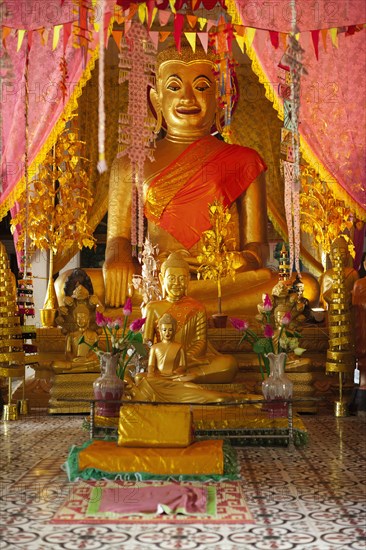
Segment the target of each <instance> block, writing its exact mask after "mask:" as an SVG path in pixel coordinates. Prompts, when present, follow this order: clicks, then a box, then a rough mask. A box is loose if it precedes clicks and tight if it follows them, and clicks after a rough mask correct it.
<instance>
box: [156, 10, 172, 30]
mask: <svg viewBox="0 0 366 550" xmlns="http://www.w3.org/2000/svg"><path fill="white" fill-rule="evenodd" d="M158 15H159V23H160V25H161V26H162V27H165V25H166V24H167V23H168V21H169V18H170V16H171V12H170V11H168V10H159V13H158Z"/></svg>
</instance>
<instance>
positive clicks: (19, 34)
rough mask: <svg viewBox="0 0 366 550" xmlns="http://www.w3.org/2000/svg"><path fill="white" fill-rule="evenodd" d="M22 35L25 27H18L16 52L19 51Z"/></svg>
mask: <svg viewBox="0 0 366 550" xmlns="http://www.w3.org/2000/svg"><path fill="white" fill-rule="evenodd" d="M24 35H25V29H18V45H17V52H19V50H20V48H21V47H22V44H23V39H24Z"/></svg>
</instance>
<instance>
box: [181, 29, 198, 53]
mask: <svg viewBox="0 0 366 550" xmlns="http://www.w3.org/2000/svg"><path fill="white" fill-rule="evenodd" d="M184 36H185V37H186V39H187V40H188V43H189V45H190V46H191V48H192V50H193V51H194V52H195V51H196V33H195V32H185V33H184Z"/></svg>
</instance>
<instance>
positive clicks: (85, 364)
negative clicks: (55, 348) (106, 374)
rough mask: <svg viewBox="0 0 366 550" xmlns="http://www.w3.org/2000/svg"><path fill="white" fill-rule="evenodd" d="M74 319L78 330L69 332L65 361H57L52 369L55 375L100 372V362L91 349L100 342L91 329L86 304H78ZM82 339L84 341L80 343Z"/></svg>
mask: <svg viewBox="0 0 366 550" xmlns="http://www.w3.org/2000/svg"><path fill="white" fill-rule="evenodd" d="M73 317H74V320H75V323H76V330H73V331H71V332H69V333H68V334H67V336H66V344H65V360H64V361H61V360H58V361H55V362H54V364H53V365H52V369H53V371H54V372H55V373H67V372H70V373H79V372H99V371H100V363H99V360H98V358H97V356H96V355H95V353H94V352H92V351H91V350H90V347H89V345H90V346H93V344H95V343H96V342H97V341H98V334H97V333H96V331H94V330H91V329H90V328H89V323H90V311H89V308H88V307H87V306H86V305H85V304H82V303H80V304H78V305H77V306H76V307H75V309H74V312H73ZM82 337H84V339H83V342H82V343H80V339H81V338H82ZM88 344H89V345H88Z"/></svg>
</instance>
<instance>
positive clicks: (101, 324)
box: [95, 311, 107, 327]
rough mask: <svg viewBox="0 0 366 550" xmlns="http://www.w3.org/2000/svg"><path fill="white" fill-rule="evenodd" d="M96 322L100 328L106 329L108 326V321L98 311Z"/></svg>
mask: <svg viewBox="0 0 366 550" xmlns="http://www.w3.org/2000/svg"><path fill="white" fill-rule="evenodd" d="M95 322H96V323H97V325H98V327H105V326H106V325H107V319H106V318H105V317H104V315H103V313H100V311H97V312H96V314H95Z"/></svg>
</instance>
